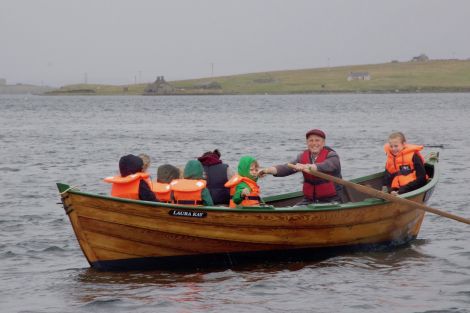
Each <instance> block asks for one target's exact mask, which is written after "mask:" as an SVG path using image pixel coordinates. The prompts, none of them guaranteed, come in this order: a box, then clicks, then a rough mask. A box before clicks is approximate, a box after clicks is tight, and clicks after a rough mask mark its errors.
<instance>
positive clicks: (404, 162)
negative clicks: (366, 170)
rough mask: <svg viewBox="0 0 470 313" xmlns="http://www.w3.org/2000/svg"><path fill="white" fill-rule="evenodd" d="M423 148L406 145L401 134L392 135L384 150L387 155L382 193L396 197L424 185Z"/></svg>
mask: <svg viewBox="0 0 470 313" xmlns="http://www.w3.org/2000/svg"><path fill="white" fill-rule="evenodd" d="M422 149H423V146H417V145H412V144H407V143H406V138H405V135H404V134H403V133H401V132H395V133H392V134H391V135H390V136H389V137H388V143H387V144H385V146H384V150H385V153H386V154H387V162H386V164H385V174H384V178H383V187H382V191H385V192H387V191H391V192H390V193H391V194H394V195H397V194H402V193H405V192H409V191H412V190H415V189H418V188H420V187H422V186H424V185H425V184H426V170H425V168H424V158H423V156H422V155H421V153H420V152H419V151H421V150H422Z"/></svg>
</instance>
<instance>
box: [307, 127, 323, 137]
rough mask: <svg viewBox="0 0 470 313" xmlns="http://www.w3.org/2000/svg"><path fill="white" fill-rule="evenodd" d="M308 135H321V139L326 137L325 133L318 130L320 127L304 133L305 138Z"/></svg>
mask: <svg viewBox="0 0 470 313" xmlns="http://www.w3.org/2000/svg"><path fill="white" fill-rule="evenodd" d="M310 135H315V136H318V137H322V138H323V139H325V138H326V135H325V133H324V132H323V131H322V130H320V129H311V130H309V131H308V132H307V133H306V134H305V138H308V136H310Z"/></svg>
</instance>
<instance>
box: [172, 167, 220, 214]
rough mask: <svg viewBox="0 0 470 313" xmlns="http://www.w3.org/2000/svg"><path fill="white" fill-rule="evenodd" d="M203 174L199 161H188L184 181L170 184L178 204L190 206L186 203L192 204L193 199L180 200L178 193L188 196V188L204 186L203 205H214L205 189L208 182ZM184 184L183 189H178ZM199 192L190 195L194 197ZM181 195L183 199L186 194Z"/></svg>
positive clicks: (178, 180) (175, 181)
mask: <svg viewBox="0 0 470 313" xmlns="http://www.w3.org/2000/svg"><path fill="white" fill-rule="evenodd" d="M203 173H204V168H203V167H202V164H201V162H199V161H198V160H190V161H188V163H186V166H185V167H184V173H183V176H184V179H175V180H173V181H172V182H171V183H170V186H171V189H172V191H173V194H174V198H175V201H176V203H178V202H179V203H183V204H190V203H185V202H188V201H187V200H189V202H191V201H192V199H184V198H183V199H178V196H177V192H178V191H186V194H188V193H187V186H191V185H194V186H198V185H200V186H201V187H202V186H204V188H202V189H201V190H200V199H201V200H202V205H209V206H210V205H214V202H213V201H212V197H211V193H210V192H209V189H207V188H205V184H206V182H205V180H204V177H203ZM202 183H203V184H202ZM183 184H184V186H183V187H178V186H180V185H183ZM197 192H199V191H196V190H194V191H193V192H190V193H191V195H194V193H197ZM181 194H182V197H184V192H183V193H181ZM191 198H192V197H191ZM199 205H200V204H199Z"/></svg>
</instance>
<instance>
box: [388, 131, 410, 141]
mask: <svg viewBox="0 0 470 313" xmlns="http://www.w3.org/2000/svg"><path fill="white" fill-rule="evenodd" d="M395 138H400V140H401V142H402V143H404V142H406V138H405V135H404V134H403V133H402V132H394V133H391V134H390V136H388V139H389V140H390V139H395Z"/></svg>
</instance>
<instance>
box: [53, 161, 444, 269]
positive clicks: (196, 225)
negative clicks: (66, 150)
mask: <svg viewBox="0 0 470 313" xmlns="http://www.w3.org/2000/svg"><path fill="white" fill-rule="evenodd" d="M427 169H428V174H429V175H430V177H432V178H431V179H430V180H429V182H428V183H427V184H426V186H424V187H421V188H420V189H418V190H415V191H413V192H411V193H408V194H406V195H404V197H405V198H407V199H408V200H411V201H415V202H418V203H425V202H426V201H427V200H428V199H429V197H430V196H431V194H432V192H433V190H434V188H435V186H436V184H437V167H436V165H435V164H427ZM380 178H381V173H378V174H374V175H370V176H368V177H365V178H362V179H357V180H356V183H361V184H365V185H368V186H371V185H374V184H375V187H378V186H377V184H379V183H381V179H380ZM58 187H59V191H60V192H61V198H62V202H63V205H64V209H65V211H66V213H67V215H68V216H69V219H70V222H71V224H72V227H73V229H74V232H75V235H76V237H77V239H78V241H79V244H80V247H81V249H82V250H83V253H84V255H85V257H86V258H87V260H88V262H89V263H90V265H91V266H92V267H95V268H98V269H104V270H109V269H141V268H172V269H174V268H178V267H180V266H183V267H188V266H195V267H202V266H213V265H217V264H219V265H234V264H239V263H240V262H243V260H254V259H262V260H263V259H264V260H266V259H267V258H269V260H272V259H292V258H297V257H307V258H309V257H318V256H320V257H321V256H322V255H324V253H325V252H326V253H327V254H328V253H331V252H333V251H344V250H351V249H358V248H360V249H371V248H377V247H390V246H399V245H403V244H406V243H408V242H409V241H410V240H413V239H414V238H416V236H417V235H418V233H419V230H420V227H421V224H422V221H423V218H424V211H422V210H419V209H416V208H415V207H410V206H406V205H402V204H399V203H396V202H386V201H384V200H381V199H367V198H365V197H364V195H362V198H361V195H358V194H355V195H353V194H350V195H349V196H350V199H354V198H356V199H360V201H356V202H355V201H353V200H351V201H349V202H347V203H344V204H323V205H309V206H286V203H295V201H296V200H298V199H297V198H299V197H301V193H300V192H298V193H292V194H286V195H280V196H273V197H271V198H269V197H268V198H266V199H265V201H266V202H267V203H268V204H271V205H266V206H260V207H245V208H237V209H232V208H228V207H194V206H181V205H174V204H166V203H155V202H146V201H137V200H129V199H121V198H114V197H108V196H101V195H95V194H89V193H84V192H81V191H78V190H75V189H73V188H71V187H69V186H68V185H64V184H58Z"/></svg>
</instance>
